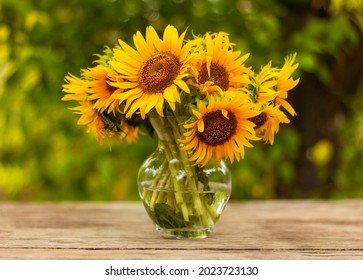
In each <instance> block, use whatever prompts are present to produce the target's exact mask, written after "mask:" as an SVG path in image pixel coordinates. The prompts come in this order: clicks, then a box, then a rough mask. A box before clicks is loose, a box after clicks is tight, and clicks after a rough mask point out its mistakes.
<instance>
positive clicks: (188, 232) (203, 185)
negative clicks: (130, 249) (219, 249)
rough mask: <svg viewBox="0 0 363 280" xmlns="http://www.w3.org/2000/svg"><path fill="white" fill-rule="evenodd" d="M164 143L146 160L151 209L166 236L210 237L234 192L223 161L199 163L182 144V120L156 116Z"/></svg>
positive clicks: (144, 190)
mask: <svg viewBox="0 0 363 280" xmlns="http://www.w3.org/2000/svg"><path fill="white" fill-rule="evenodd" d="M150 122H151V124H152V126H153V127H154V129H155V131H156V134H157V135H158V137H159V144H158V147H157V149H156V151H155V152H154V153H153V154H151V155H150V156H149V157H148V158H147V159H146V161H145V162H144V163H143V164H142V166H141V167H140V169H139V173H138V187H139V194H140V197H141V200H142V202H143V204H144V206H145V209H146V211H147V213H148V215H149V217H150V218H151V220H152V221H153V222H154V224H155V227H156V229H157V230H158V231H159V232H160V234H161V235H162V236H163V237H165V238H175V239H186V238H205V237H207V236H208V235H209V234H210V233H211V232H212V230H213V228H214V226H215V224H216V223H217V221H218V219H219V217H220V215H221V214H222V212H223V210H224V208H225V206H226V204H227V202H228V200H229V197H230V193H231V176H230V172H229V170H228V168H227V166H226V165H225V163H224V162H223V161H220V162H215V161H210V162H209V163H208V164H206V165H205V166H200V165H194V164H193V162H190V161H189V160H188V153H187V152H186V151H184V150H183V148H182V147H183V146H182V144H180V143H179V141H178V139H180V137H181V135H182V133H183V127H182V126H181V125H180V123H181V119H180V118H177V117H159V118H152V119H150Z"/></svg>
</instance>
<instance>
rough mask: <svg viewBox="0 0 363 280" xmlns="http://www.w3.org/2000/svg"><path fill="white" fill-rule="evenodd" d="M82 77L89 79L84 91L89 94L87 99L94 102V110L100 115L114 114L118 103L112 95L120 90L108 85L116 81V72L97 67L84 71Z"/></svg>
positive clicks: (101, 66) (104, 67)
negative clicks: (103, 113) (104, 113)
mask: <svg viewBox="0 0 363 280" xmlns="http://www.w3.org/2000/svg"><path fill="white" fill-rule="evenodd" d="M83 75H84V76H85V77H86V78H88V79H89V80H88V82H87V86H88V88H87V90H86V91H87V93H88V94H89V96H88V98H87V99H88V100H90V101H93V102H94V108H95V109H97V110H98V111H99V112H100V113H102V112H103V111H107V113H110V112H116V110H118V103H119V101H118V100H117V99H115V98H114V94H115V93H117V92H120V91H121V90H120V89H118V88H115V87H113V86H111V85H110V84H109V83H110V82H113V81H115V80H116V79H117V74H116V72H114V71H113V70H112V69H110V68H108V67H106V66H103V65H97V66H95V67H93V68H89V69H87V70H84V73H83Z"/></svg>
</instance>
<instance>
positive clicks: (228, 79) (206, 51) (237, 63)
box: [192, 32, 252, 94]
mask: <svg viewBox="0 0 363 280" xmlns="http://www.w3.org/2000/svg"><path fill="white" fill-rule="evenodd" d="M196 42H197V43H198V44H199V50H198V54H199V55H200V57H199V59H198V60H197V62H196V64H195V65H194V68H193V69H192V74H193V76H194V79H195V81H196V82H195V83H193V84H194V85H196V86H198V87H199V90H200V92H201V93H203V94H206V93H209V94H212V93H215V92H219V93H223V91H227V90H229V89H230V88H231V87H233V88H238V87H241V86H242V85H245V84H247V83H248V82H249V78H248V75H247V74H251V73H252V71H251V70H250V68H247V67H245V66H244V64H243V63H244V62H245V61H246V59H247V58H248V56H249V53H248V54H245V55H243V56H242V57H241V56H240V54H241V52H239V51H233V49H232V44H231V43H230V41H229V37H228V34H226V33H224V32H220V33H216V34H212V35H210V34H209V33H207V34H206V35H205V38H203V39H201V38H197V39H196Z"/></svg>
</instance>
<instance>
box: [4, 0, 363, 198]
mask: <svg viewBox="0 0 363 280" xmlns="http://www.w3.org/2000/svg"><path fill="white" fill-rule="evenodd" d="M362 2H363V1H362V0H355V1H353V0H346V1H344V0H332V1H325V0H299V1H294V0H280V1H277V0H254V1H252V0H220V1H219V0H194V1H190V0H174V1H166V0H165V1H162V0H143V1H138V0H130V1H126V0H108V1H107V0H63V1H59V0H1V2H0V200H21V201H29V200H32V201H42V200H137V199H138V194H137V185H136V175H137V171H138V168H139V166H140V165H141V163H142V162H143V161H144V160H145V159H146V157H147V156H148V155H149V154H151V152H152V151H153V150H154V149H155V147H156V143H157V140H156V139H152V140H151V141H150V138H147V137H142V138H141V139H140V141H139V142H138V143H137V144H132V145H129V144H127V143H126V142H125V143H121V144H120V143H116V142H112V148H111V149H110V147H109V146H108V145H107V144H104V145H100V144H99V143H97V142H96V141H95V140H94V138H93V135H90V134H87V133H86V128H85V127H81V126H77V125H76V121H77V119H78V116H77V115H74V114H72V113H71V111H69V110H68V108H69V107H73V106H74V105H76V104H70V103H69V102H67V103H66V102H62V101H61V98H62V96H63V93H62V88H61V86H62V84H63V83H64V76H65V75H66V74H67V73H68V72H71V73H73V74H75V75H79V69H80V68H86V67H89V66H91V65H92V64H91V62H92V61H93V60H94V59H95V56H94V54H95V53H100V52H102V50H103V47H104V45H109V46H113V45H114V44H115V43H116V42H117V39H118V38H122V39H123V40H126V41H128V42H131V38H132V35H133V34H134V33H135V32H136V31H137V30H140V31H141V32H142V33H143V34H144V32H145V28H146V26H147V25H153V26H154V27H155V28H156V29H157V30H158V31H162V30H163V29H164V28H165V26H166V25H167V24H172V25H174V26H176V27H177V28H178V29H179V30H180V31H183V30H185V28H186V27H188V26H189V34H190V33H191V31H193V32H194V33H196V34H200V33H205V32H206V31H211V32H216V31H225V32H227V33H229V34H230V39H231V41H232V42H235V43H236V44H237V48H238V49H240V50H241V51H243V52H251V56H250V58H249V59H248V60H247V63H246V64H247V65H251V66H253V67H254V68H255V69H257V70H258V69H259V68H260V66H261V65H264V64H266V63H267V62H268V61H270V60H272V61H273V62H274V63H275V65H277V66H281V65H282V63H283V58H284V57H285V56H286V55H288V54H291V53H293V52H295V51H296V52H297V54H298V55H297V60H296V61H297V62H298V63H299V64H300V67H299V70H298V73H296V74H297V75H298V76H300V77H301V80H300V83H299V85H298V86H297V88H295V89H294V90H293V91H292V92H291V93H290V101H291V103H292V104H293V106H294V108H295V109H296V111H297V114H298V115H297V117H295V118H293V120H292V124H290V125H282V126H281V129H280V133H279V134H278V135H277V137H276V140H275V144H274V145H273V146H269V145H267V146H265V145H264V144H263V143H258V144H257V145H256V147H255V148H254V149H249V150H247V153H246V157H245V159H244V160H243V161H242V162H240V163H234V164H233V165H230V168H231V171H232V174H233V191H232V199H268V198H306V197H309V198H347V197H350V198H351V197H353V198H362V197H363V94H362V93H363V82H362V76H363V69H362V67H363V66H362V65H363V34H362V30H363V15H362V11H363V3H362Z"/></svg>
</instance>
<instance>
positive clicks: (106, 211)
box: [0, 200, 363, 260]
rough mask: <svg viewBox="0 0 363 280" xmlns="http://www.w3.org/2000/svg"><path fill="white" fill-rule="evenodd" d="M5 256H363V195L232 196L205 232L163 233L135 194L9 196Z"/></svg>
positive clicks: (1, 249)
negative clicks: (175, 236) (93, 199)
mask: <svg viewBox="0 0 363 280" xmlns="http://www.w3.org/2000/svg"><path fill="white" fill-rule="evenodd" d="M0 259H131V260H133V259H252V260H255V259H363V200H343V201H312V200H289V201H287V200H283V201H280V200H277V201H252V202H238V203H237V202H230V203H229V204H228V205H227V208H226V210H225V212H224V213H223V215H222V217H221V219H220V221H219V223H218V224H217V226H216V228H215V231H214V233H213V234H212V235H211V236H210V237H209V238H207V239H200V240H168V239H163V238H161V237H160V236H159V234H158V233H157V232H156V231H155V230H154V227H153V225H152V223H151V221H150V220H149V218H148V217H147V214H146V212H145V210H144V209H143V206H142V205H141V203H136V202H119V203H78V202H77V203H8V202H6V203H4V202H3V203H0Z"/></svg>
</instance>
